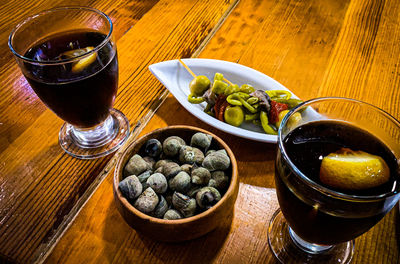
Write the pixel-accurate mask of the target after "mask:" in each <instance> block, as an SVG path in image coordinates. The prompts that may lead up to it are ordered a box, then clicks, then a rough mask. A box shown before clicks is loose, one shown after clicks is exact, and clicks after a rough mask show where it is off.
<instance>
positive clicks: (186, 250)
mask: <svg viewBox="0 0 400 264" xmlns="http://www.w3.org/2000/svg"><path fill="white" fill-rule="evenodd" d="M71 2H72V3H71ZM66 4H68V5H71V4H79V5H88V6H92V7H95V8H98V9H101V10H102V11H104V12H105V13H107V14H109V15H110V17H111V19H112V20H113V22H114V24H115V36H116V39H117V46H118V53H119V67H120V85H119V92H118V97H117V99H116V105H115V108H117V109H119V110H121V111H122V112H123V113H125V115H126V116H127V117H128V119H129V120H130V124H131V126H132V127H135V130H134V131H132V134H131V136H130V138H129V142H132V141H133V140H134V139H135V138H137V137H138V136H140V135H143V134H144V133H147V132H150V131H152V130H154V129H156V128H159V127H164V126H168V125H174V124H187V125H194V126H198V127H202V128H205V129H207V130H209V131H211V132H213V133H216V134H217V135H218V136H220V137H221V138H222V139H224V140H225V141H226V142H227V143H228V144H229V145H230V146H231V148H232V150H233V152H234V154H235V155H236V158H237V160H238V165H239V176H240V182H241V185H240V191H239V197H238V200H237V203H236V209H235V214H234V218H233V221H232V222H231V223H230V222H227V223H225V222H224V223H223V225H222V227H221V228H218V229H217V230H215V231H213V232H211V233H210V234H208V235H206V236H204V237H201V238H199V239H195V240H193V241H189V242H185V243H179V244H165V243H158V242H155V241H152V240H150V239H148V238H146V237H143V236H142V235H140V234H138V233H136V232H135V230H133V229H131V228H130V227H129V226H128V225H127V224H126V223H125V222H124V221H123V219H122V217H121V216H120V215H119V213H118V212H117V210H116V207H115V205H114V203H113V197H112V174H113V166H114V164H115V159H116V158H117V157H118V156H119V154H120V153H119V152H116V153H114V154H111V155H109V156H107V157H104V158H101V159H97V160H92V161H82V160H78V159H74V158H72V157H70V156H68V155H67V154H65V153H64V152H63V151H62V150H61V148H60V147H59V145H58V141H57V138H58V137H57V135H58V131H59V128H60V127H61V125H62V123H63V122H62V120H60V119H59V118H57V117H56V116H55V115H54V114H53V113H52V112H51V111H50V110H48V109H46V107H45V106H44V105H43V104H42V103H41V102H40V101H39V99H38V98H37V96H36V95H35V94H34V93H33V92H32V90H31V88H30V87H29V85H28V84H27V83H26V81H25V79H24V78H23V76H22V74H21V72H20V71H19V70H18V67H17V65H16V63H15V61H14V60H13V58H12V54H11V53H10V52H9V50H8V47H7V44H6V41H7V37H8V34H9V32H10V31H11V29H12V27H13V26H14V25H15V24H16V23H17V22H19V21H21V20H22V19H23V17H25V16H27V15H29V14H33V13H36V12H38V11H41V10H43V9H47V8H50V7H54V6H62V5H66ZM0 10H1V12H0V20H1V22H2V23H1V24H0V28H1V30H0V38H1V40H2V41H1V42H0V45H1V49H0V55H1V56H0V62H1V63H0V85H1V86H0V87H1V89H0V263H1V262H6V263H7V262H10V263H31V262H39V263H40V262H45V263H209V262H213V263H214V262H215V263H270V262H272V263H273V262H275V261H276V260H275V259H274V257H273V255H272V253H271V252H270V250H269V248H268V242H267V237H266V234H267V223H268V221H269V219H270V217H271V215H272V213H273V212H274V211H275V209H276V208H277V207H278V204H277V200H276V196H275V191H274V189H273V187H274V181H273V173H274V158H275V154H276V145H274V144H263V143H259V142H251V141H248V140H245V139H241V138H237V137H234V136H231V135H229V134H226V133H223V132H221V131H218V130H216V129H214V128H212V127H210V126H208V125H206V124H205V123H202V122H201V121H199V120H197V119H195V118H194V117H193V116H192V115H191V114H190V113H188V112H187V111H186V110H184V108H183V107H181V106H180V105H179V104H178V102H177V101H176V100H175V99H174V98H173V97H172V96H168V92H167V91H166V89H165V88H164V87H163V86H162V85H161V84H160V83H159V82H158V81H157V79H156V78H155V77H154V76H152V75H151V73H150V72H149V71H148V68H147V67H148V65H150V64H152V63H155V62H160V61H164V60H168V59H177V58H184V57H202V58H213V59H221V60H227V61H232V62H238V63H240V64H243V65H246V66H249V67H252V68H254V69H256V70H259V71H261V72H263V73H265V74H267V75H269V76H271V77H272V78H274V79H276V80H277V81H279V82H280V83H282V84H283V85H285V86H286V87H288V88H289V89H290V90H292V91H293V92H294V93H295V94H296V95H298V96H299V97H300V98H302V99H310V98H313V97H317V96H344V97H350V98H356V99H360V100H363V101H366V102H369V103H371V104H374V105H376V106H379V107H381V108H382V109H384V110H386V111H387V112H389V113H390V114H392V115H393V116H394V117H396V118H400V108H399V103H400V89H398V86H399V82H400V62H399V60H400V45H399V43H400V16H399V15H398V14H399V13H400V6H399V5H398V4H397V2H396V1H395V0H388V1H374V0H348V1H345V0H341V1H337V0H330V1H304V0H303V1H302V0H297V1H289V0H287V1H286V0H285V1H270V0H265V1H258V0H241V1H240V2H239V1H238V0H213V1H211V0H210V1H200V0H199V1H192V0H180V1H179V0H157V1H156V0H150V1H140V0H133V1H123V0H114V1H107V0H100V1H94V0H80V1H76V0H74V1H66V0H55V1H34V2H31V1H28V0H24V1H9V2H6V1H3V2H2V3H0ZM161 103H162V104H161ZM160 105H161V106H160ZM159 106H160V107H159ZM158 107H159V108H158ZM157 109H158V110H157ZM138 121H140V123H139V124H138ZM398 244H399V216H398V207H397V206H396V207H395V209H394V210H392V211H391V212H390V213H389V214H388V215H387V216H386V217H385V218H384V219H383V220H382V221H381V222H380V223H379V224H377V225H376V226H375V227H374V228H372V229H371V230H370V231H369V232H367V233H366V234H364V235H363V236H361V237H359V238H357V239H356V253H355V256H354V260H353V263H400V258H399V246H398Z"/></svg>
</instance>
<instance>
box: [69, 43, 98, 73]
mask: <svg viewBox="0 0 400 264" xmlns="http://www.w3.org/2000/svg"><path fill="white" fill-rule="evenodd" d="M93 49H94V47H86V48H83V49H74V50H69V51H66V52H64V53H62V55H63V57H66V58H74V57H77V56H81V55H83V54H85V53H87V52H89V51H91V50H93ZM95 60H96V53H92V54H90V55H89V56H86V57H84V58H82V59H80V60H78V61H77V62H74V63H73V64H72V68H71V71H72V72H74V73H79V72H81V71H82V70H84V69H85V68H86V67H87V66H89V65H90V64H92V63H93V62H94V61H95Z"/></svg>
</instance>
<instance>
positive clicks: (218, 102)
mask: <svg viewBox="0 0 400 264" xmlns="http://www.w3.org/2000/svg"><path fill="white" fill-rule="evenodd" d="M224 103H227V102H226V96H225V95H223V94H220V95H218V97H217V100H216V101H215V105H214V112H215V116H216V117H217V118H218V120H221V121H224V112H223V111H222V119H221V118H220V115H221V114H220V113H221V107H222V105H223V104H224ZM225 108H226V106H225ZM225 108H224V109H223V110H224V111H225Z"/></svg>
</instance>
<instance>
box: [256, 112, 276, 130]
mask: <svg viewBox="0 0 400 264" xmlns="http://www.w3.org/2000/svg"><path fill="white" fill-rule="evenodd" d="M260 120H261V126H262V128H263V129H264V131H265V133H267V134H270V135H277V134H278V133H277V132H276V130H275V129H274V128H272V126H271V125H270V124H268V115H267V112H265V111H261V112H260Z"/></svg>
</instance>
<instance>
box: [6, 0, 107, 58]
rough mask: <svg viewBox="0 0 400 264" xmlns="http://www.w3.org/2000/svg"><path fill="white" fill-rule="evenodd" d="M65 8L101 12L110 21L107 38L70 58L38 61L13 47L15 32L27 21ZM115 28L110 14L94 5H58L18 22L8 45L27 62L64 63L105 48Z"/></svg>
mask: <svg viewBox="0 0 400 264" xmlns="http://www.w3.org/2000/svg"><path fill="white" fill-rule="evenodd" d="M63 10H83V11H90V12H94V13H97V14H99V15H100V16H103V17H105V18H106V20H107V21H108V23H109V24H110V29H109V32H108V34H107V36H106V38H105V39H104V40H103V41H102V42H101V43H100V44H99V45H97V46H96V47H95V48H94V49H92V50H90V51H88V52H85V53H83V54H81V55H79V56H76V57H73V58H68V59H63V60H48V61H38V60H34V59H30V58H27V57H25V56H23V55H21V54H19V53H18V52H17V51H16V50H15V49H14V47H13V45H12V41H13V37H14V35H15V33H16V32H17V31H18V29H19V28H21V27H22V26H23V25H24V24H26V23H28V22H29V21H32V20H34V19H36V18H38V17H40V16H44V15H47V14H49V13H53V12H56V11H63ZM113 29H114V26H113V23H112V21H111V19H110V17H109V16H108V15H106V14H105V13H103V12H101V11H100V10H98V9H95V8H92V7H86V6H62V7H57V8H52V9H47V10H44V11H41V12H39V13H37V14H34V15H31V16H29V17H27V18H25V19H24V20H22V21H21V22H20V23H18V24H17V25H16V26H15V27H14V28H13V30H12V31H11V33H10V36H9V38H8V46H9V47H10V49H11V52H12V53H13V54H14V55H15V56H17V57H18V58H20V59H21V60H24V61H26V62H30V63H35V64H40V65H57V64H64V63H66V62H68V63H70V62H73V61H75V60H79V59H81V58H83V57H86V56H88V55H89V54H92V53H95V52H97V51H98V50H99V49H101V48H103V47H104V46H105V45H106V44H107V43H108V42H109V41H110V39H111V36H112V33H113Z"/></svg>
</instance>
